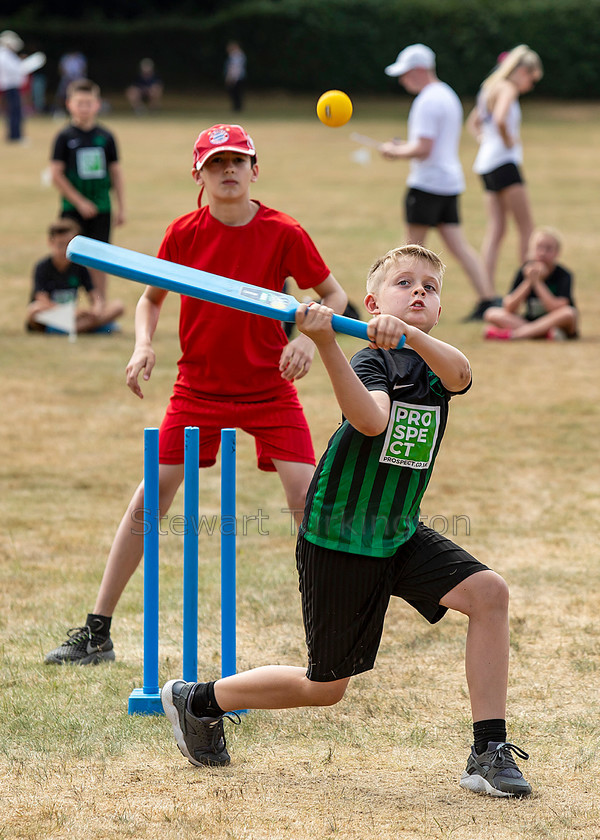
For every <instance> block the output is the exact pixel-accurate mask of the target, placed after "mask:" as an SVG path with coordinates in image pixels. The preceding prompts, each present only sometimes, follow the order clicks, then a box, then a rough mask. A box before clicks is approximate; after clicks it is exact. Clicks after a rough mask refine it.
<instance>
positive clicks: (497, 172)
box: [481, 163, 525, 192]
mask: <svg viewBox="0 0 600 840" xmlns="http://www.w3.org/2000/svg"><path fill="white" fill-rule="evenodd" d="M481 180H482V181H483V185H484V187H485V190H486V192H501V191H502V190H505V189H506V188H507V187H512V185H513V184H523V183H525V182H524V180H523V176H522V175H521V170H520V169H519V167H518V166H517V165H516V163H504V164H502V166H499V167H498V168H497V169H492V171H491V172H487V173H486V174H485V175H482V176H481Z"/></svg>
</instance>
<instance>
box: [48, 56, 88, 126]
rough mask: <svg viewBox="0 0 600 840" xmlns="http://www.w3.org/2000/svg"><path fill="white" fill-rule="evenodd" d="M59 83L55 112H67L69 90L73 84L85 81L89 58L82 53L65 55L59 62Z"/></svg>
mask: <svg viewBox="0 0 600 840" xmlns="http://www.w3.org/2000/svg"><path fill="white" fill-rule="evenodd" d="M58 74H59V77H60V79H59V82H58V88H57V91H56V97H55V102H54V110H55V112H58V113H61V112H63V111H65V110H66V104H65V103H66V99H67V88H68V87H69V85H70V84H71V82H76V81H77V80H78V79H85V78H86V76H87V58H86V57H85V56H84V54H83V53H82V52H78V51H76V50H74V51H73V52H68V53H65V54H64V55H63V56H62V57H61V59H60V61H59V62H58Z"/></svg>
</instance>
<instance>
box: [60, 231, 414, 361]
mask: <svg viewBox="0 0 600 840" xmlns="http://www.w3.org/2000/svg"><path fill="white" fill-rule="evenodd" d="M67 256H68V257H69V259H70V260H72V261H73V262H74V263H78V264H79V265H85V266H88V267H89V268H97V269H99V270H100V271H105V272H106V273H107V274H116V275H117V277H125V278H126V279H127V280H134V281H135V282H136V283H144V284H145V285H149V286H157V287H158V288H159V289H166V290H167V291H169V292H178V293H179V294H180V295H187V296H188V297H194V298H199V299H200V300H207V301H210V303H219V304H221V306H228V307H230V308H231V309H241V310H243V311H244V312H251V313H253V314H255V315H264V316H266V317H267V318H275V319H276V320H277V321H286V322H288V323H294V321H295V315H296V310H297V309H298V307H299V306H300V303H298V301H297V300H296V298H295V297H293V295H286V294H284V293H283V292H273V291H271V290H270V289H263V288H262V286H252V285H250V284H249V283H240V282H239V281H238V280H232V279H230V278H229V277H221V276H220V275H219V274H210V273H209V272H208V271H200V270H199V269H197V268H189V267H188V266H185V265H179V264H178V263H173V262H169V260H161V259H159V258H158V257H151V256H149V255H148V254H140V253H138V252H137V251H130V250H128V249H127V248H119V247H118V246H117V245H109V244H108V243H107V242H98V240H96V239H90V238H89V237H87V236H76V237H74V239H72V240H71V241H70V242H69V245H68V247H67ZM332 326H333V329H334V330H335V331H336V332H340V333H344V334H345V335H352V336H354V337H355V338H362V339H364V340H365V341H368V340H369V338H368V336H367V325H366V323H365V322H364V321H357V320H355V319H354V318H346V317H344V316H343V315H334V316H333V319H332ZM403 345H404V336H402V338H401V340H400V343H399V344H398V347H402V346H403Z"/></svg>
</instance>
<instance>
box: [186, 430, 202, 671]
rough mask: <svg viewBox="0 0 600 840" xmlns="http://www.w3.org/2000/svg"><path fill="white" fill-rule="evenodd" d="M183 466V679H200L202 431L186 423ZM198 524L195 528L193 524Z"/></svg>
mask: <svg viewBox="0 0 600 840" xmlns="http://www.w3.org/2000/svg"><path fill="white" fill-rule="evenodd" d="M184 435H185V438H184V444H185V454H184V466H183V474H184V480H183V485H184V486H183V518H184V520H185V531H184V533H183V679H184V680H185V681H186V682H196V681H197V680H198V507H199V503H200V499H199V478H198V462H199V461H200V430H199V429H198V427H197V426H186V428H185V432H184ZM194 526H195V527H194Z"/></svg>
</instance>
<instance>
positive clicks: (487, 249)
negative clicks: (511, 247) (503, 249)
mask: <svg viewBox="0 0 600 840" xmlns="http://www.w3.org/2000/svg"><path fill="white" fill-rule="evenodd" d="M485 208H486V215H487V225H486V228H485V233H484V236H483V243H482V245H481V257H482V259H483V264H484V266H485V270H486V272H487V275H488V277H489V278H490V281H491V283H492V285H494V281H495V277H496V267H497V264H498V254H499V252H500V245H501V243H502V240H503V239H504V234H505V233H506V212H505V210H504V207H503V205H502V202H501V200H500V198H499V194H498V193H495V192H486V193H485Z"/></svg>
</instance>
